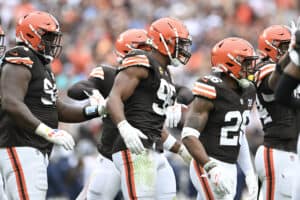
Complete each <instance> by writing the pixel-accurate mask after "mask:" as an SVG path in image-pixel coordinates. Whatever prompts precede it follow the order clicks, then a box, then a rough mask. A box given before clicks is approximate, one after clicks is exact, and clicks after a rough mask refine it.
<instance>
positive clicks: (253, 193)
mask: <svg viewBox="0 0 300 200" xmlns="http://www.w3.org/2000/svg"><path fill="white" fill-rule="evenodd" d="M245 181H246V185H247V188H248V194H249V196H248V198H249V200H256V199H257V195H258V184H257V176H256V174H255V173H254V172H253V171H252V172H249V173H248V174H246V178H245Z"/></svg>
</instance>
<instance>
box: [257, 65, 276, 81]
mask: <svg viewBox="0 0 300 200" xmlns="http://www.w3.org/2000/svg"><path fill="white" fill-rule="evenodd" d="M274 69H275V65H274V64H269V65H266V66H264V67H262V68H261V69H260V73H259V77H258V81H261V80H262V79H263V78H264V77H265V76H267V75H268V74H270V73H272V72H273V71H274Z"/></svg>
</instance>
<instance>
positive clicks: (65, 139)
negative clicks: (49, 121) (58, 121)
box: [35, 123, 75, 150]
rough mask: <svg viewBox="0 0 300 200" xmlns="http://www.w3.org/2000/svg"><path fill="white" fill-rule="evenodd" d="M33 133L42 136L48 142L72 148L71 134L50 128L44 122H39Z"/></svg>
mask: <svg viewBox="0 0 300 200" xmlns="http://www.w3.org/2000/svg"><path fill="white" fill-rule="evenodd" d="M35 133H36V134H38V135H40V136H42V137H43V138H45V139H46V140H48V141H49V142H52V143H54V144H57V145H61V146H63V147H64V148H65V149H66V150H73V148H74V146H75V142H74V139H73V137H72V136H71V134H69V133H68V132H67V131H64V130H60V129H52V128H50V127H49V126H47V125H45V124H44V123H40V124H39V125H38V127H37V128H36V130H35Z"/></svg>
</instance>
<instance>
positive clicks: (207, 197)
mask: <svg viewBox="0 0 300 200" xmlns="http://www.w3.org/2000/svg"><path fill="white" fill-rule="evenodd" d="M210 159H211V160H214V161H215V162H217V163H218V165H220V166H222V168H223V169H224V171H223V172H222V173H224V174H226V175H227V176H228V177H229V178H231V183H232V184H231V185H230V189H229V191H230V194H227V195H225V196H220V195H219V194H218V193H216V192H215V186H214V185H213V184H211V183H210V181H209V179H208V177H207V173H206V171H205V170H204V169H203V168H202V167H201V166H200V165H198V164H197V162H196V161H195V160H192V162H191V164H190V177H191V180H192V183H193V185H194V187H195V188H196V190H197V192H198V194H197V200H213V199H218V200H233V199H234V196H235V193H236V184H237V168H236V164H230V163H225V162H222V161H220V160H217V159H214V158H210Z"/></svg>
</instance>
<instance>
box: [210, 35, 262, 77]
mask: <svg viewBox="0 0 300 200" xmlns="http://www.w3.org/2000/svg"><path fill="white" fill-rule="evenodd" d="M257 58H258V57H257V56H256V55H255V51H254V48H253V47H252V45H251V44H250V43H249V42H248V41H246V40H244V39H242V38H238V37H230V38H225V39H223V40H222V41H220V42H218V43H217V44H216V45H215V46H214V47H213V49H212V51H211V63H212V65H213V66H215V67H218V68H220V69H221V70H222V71H224V72H228V73H229V74H230V75H231V76H234V77H235V78H237V79H241V78H248V79H250V77H248V76H249V75H252V77H251V79H253V74H254V73H255V60H256V59H257Z"/></svg>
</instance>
